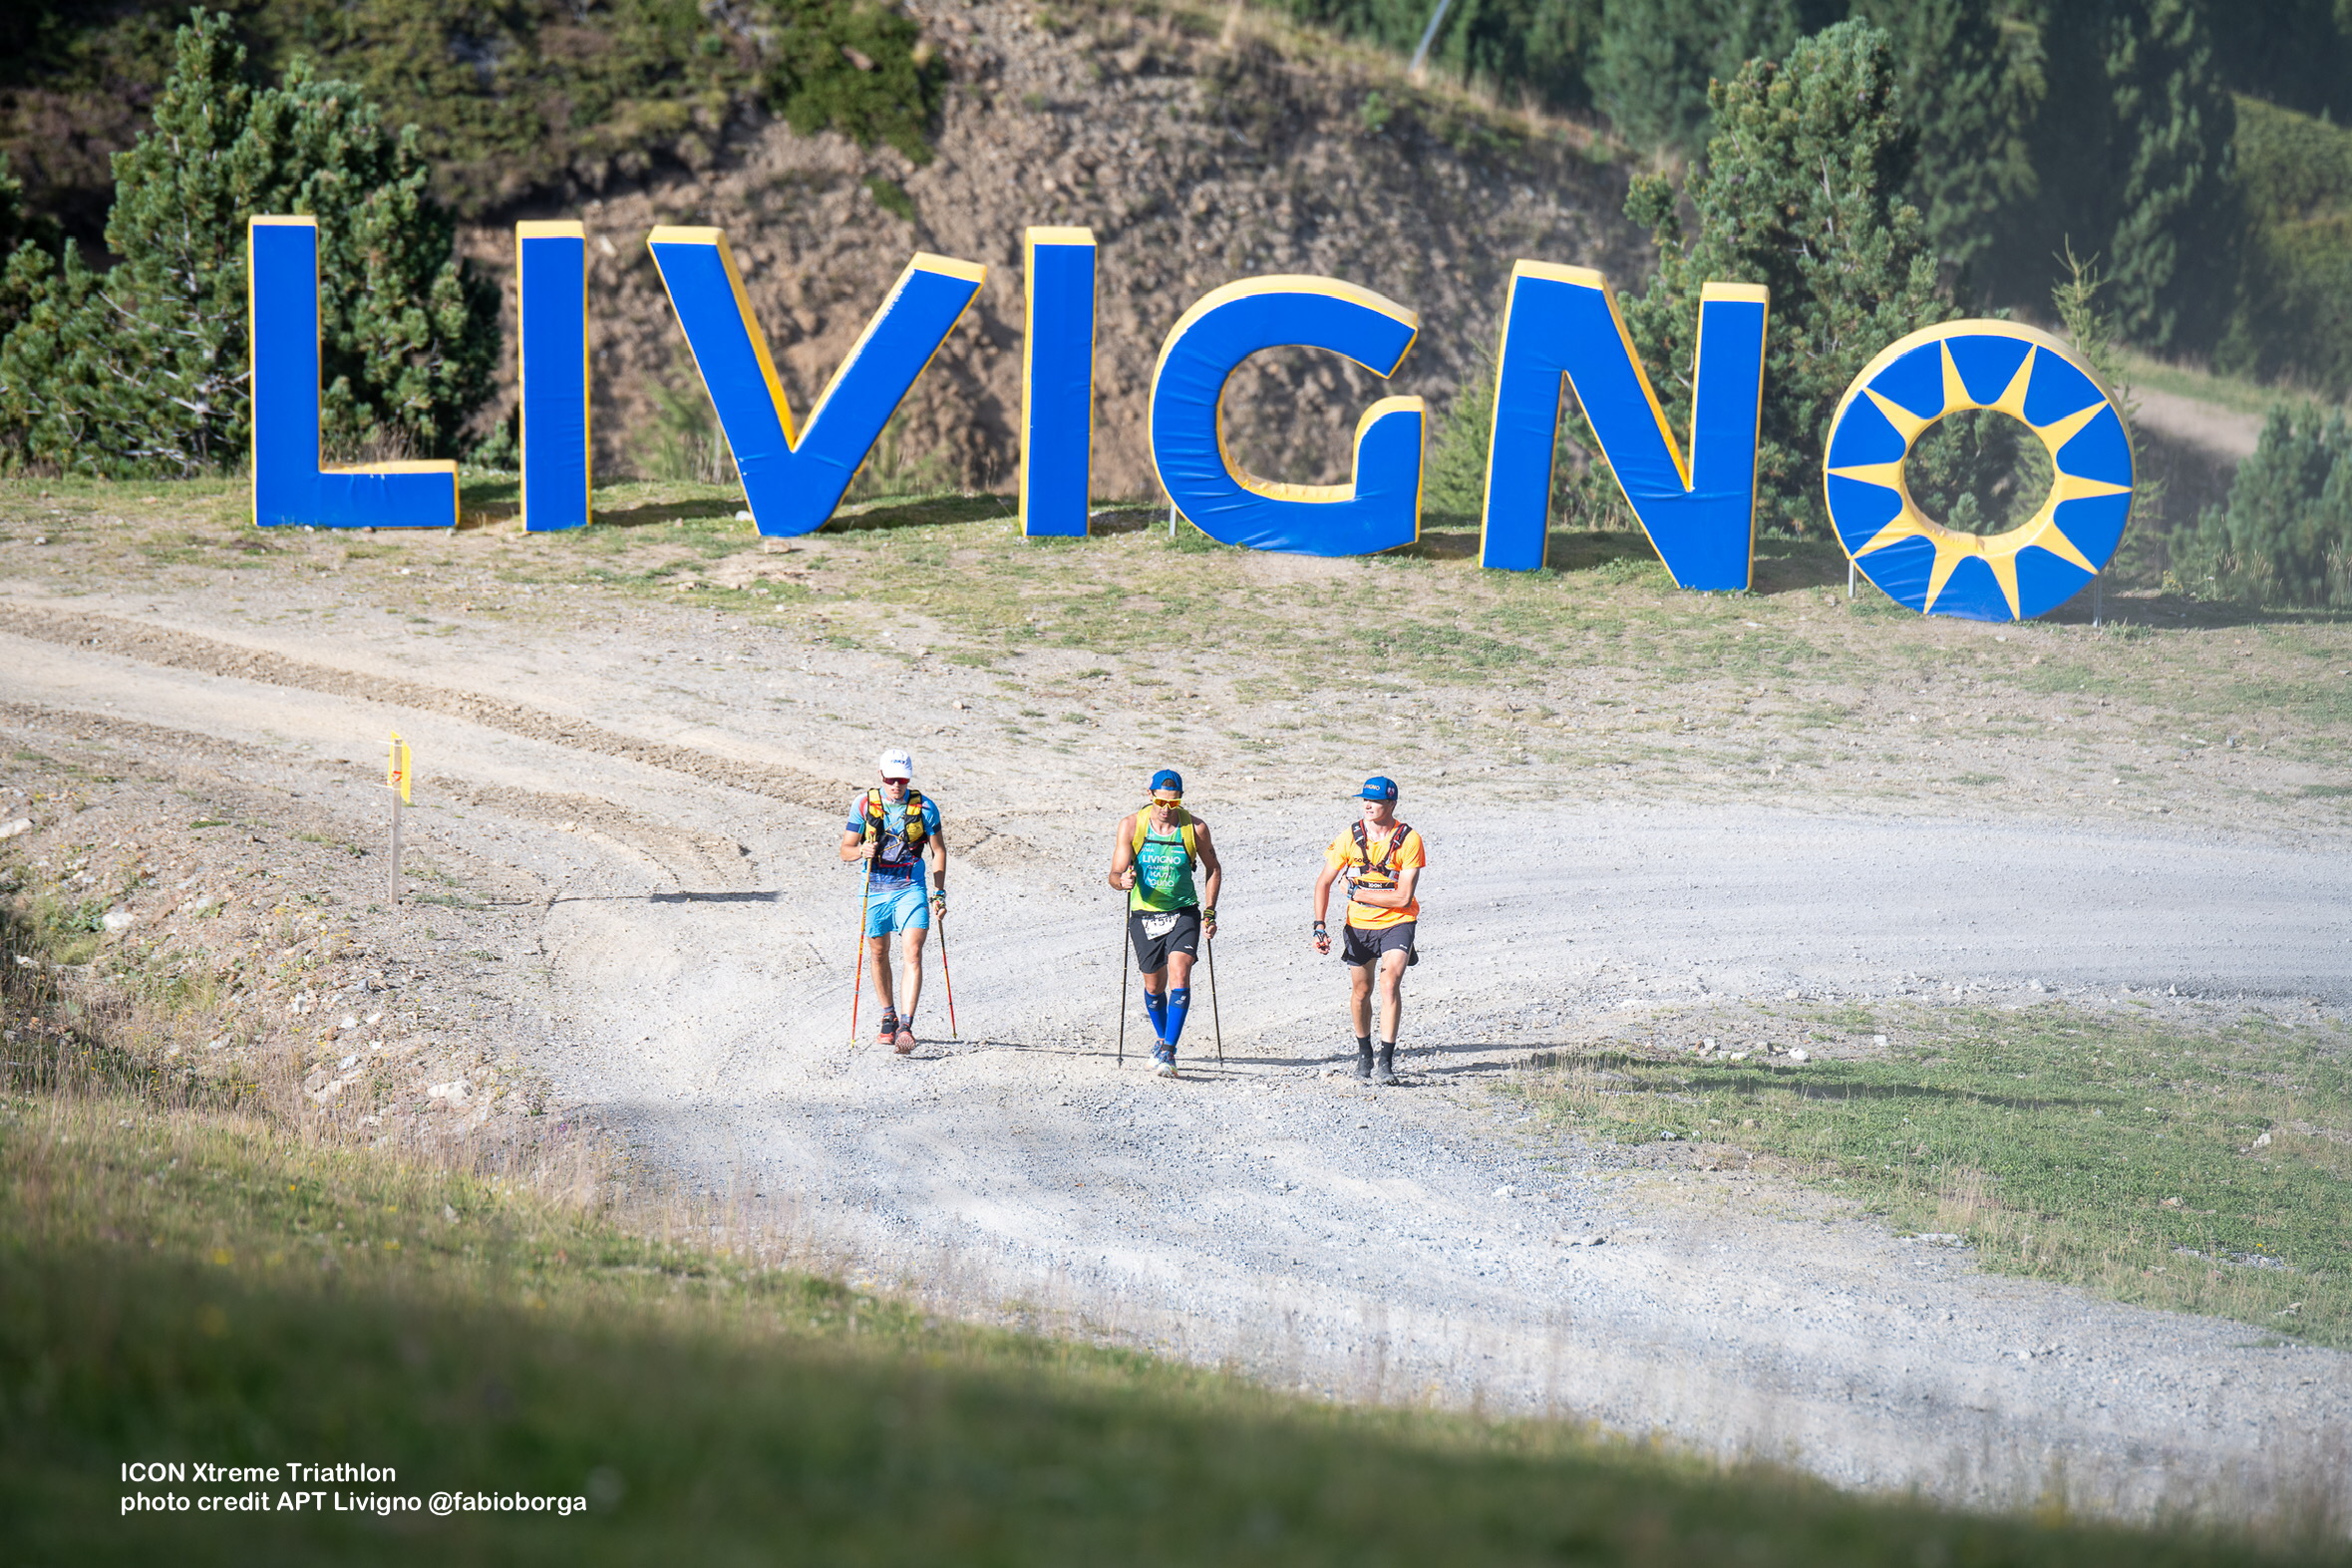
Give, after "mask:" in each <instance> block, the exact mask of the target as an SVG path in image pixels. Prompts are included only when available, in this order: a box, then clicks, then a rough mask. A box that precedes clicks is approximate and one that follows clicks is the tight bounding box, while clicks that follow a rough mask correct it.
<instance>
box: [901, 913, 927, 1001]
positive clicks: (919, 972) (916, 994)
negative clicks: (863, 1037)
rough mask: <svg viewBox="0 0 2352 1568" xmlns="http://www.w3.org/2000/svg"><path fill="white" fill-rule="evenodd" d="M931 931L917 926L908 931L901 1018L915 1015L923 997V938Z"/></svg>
mask: <svg viewBox="0 0 2352 1568" xmlns="http://www.w3.org/2000/svg"><path fill="white" fill-rule="evenodd" d="M930 934H931V933H930V932H929V931H928V930H927V929H925V928H924V927H922V926H916V927H915V928H914V929H913V930H912V931H909V932H907V933H906V986H905V990H906V1006H905V1007H904V1008H902V1009H900V1010H899V1013H898V1016H899V1017H900V1018H901V1019H911V1018H913V1017H914V1007H915V1004H916V1003H917V1002H920V1001H921V1000H922V999H923V940H924V939H925V938H926V937H928V936H929V935H930Z"/></svg>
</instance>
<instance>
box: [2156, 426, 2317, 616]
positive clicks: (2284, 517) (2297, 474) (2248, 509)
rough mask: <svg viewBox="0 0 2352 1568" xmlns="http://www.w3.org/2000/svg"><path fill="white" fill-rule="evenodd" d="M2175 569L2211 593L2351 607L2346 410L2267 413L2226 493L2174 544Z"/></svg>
mask: <svg viewBox="0 0 2352 1568" xmlns="http://www.w3.org/2000/svg"><path fill="white" fill-rule="evenodd" d="M2172 553H2173V571H2174V574H2175V575H2176V576H2177V577H2178V578H2179V579H2180V581H2181V582H2182V584H2183V586H2184V587H2186V588H2187V589H2188V590H2189V591H2190V592H2192V593H2195V594H2199V595H2201V596H2204V597H2207V598H2216V599H2235V600H2239V601H2241V602H2244V603H2248V604H2262V605H2276V606H2282V607H2292V608H2336V609H2341V608H2346V607H2352V423H2347V421H2346V419H2345V417H2344V412H2343V411H2342V410H2341V409H2337V410H2333V411H2328V412H2323V411H2321V410H2319V409H2316V408H2313V407H2310V406H2308V405H2302V406H2281V407H2279V408H2275V409H2273V410H2271V412H2270V418H2269V420H2268V421H2267V422H2266V423H2265V424H2264V425H2263V427H2262V439H2261V441H2260V442H2259V443H2258V444H2257V445H2256V446H2255V448H2254V453H2253V456H2252V457H2249V458H2247V459H2246V460H2245V462H2243V463H2241V464H2239V465H2238V466H2237V473H2236V476H2235V477H2234V478H2232V479H2231V480H2230V484H2229V498H2228V500H2227V501H2226V502H2225V503H2223V504H2222V505H2219V506H2208V507H2207V508H2205V510H2204V513H2203V514H2202V515H2201V516H2200V517H2199V518H2198V519H2197V523H2196V527H2195V529H2194V531H2193V532H2190V533H2188V534H2187V535H2186V536H2185V537H2177V538H2175V540H2174V541H2173V551H2172Z"/></svg>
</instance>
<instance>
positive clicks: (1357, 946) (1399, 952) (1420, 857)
mask: <svg viewBox="0 0 2352 1568" xmlns="http://www.w3.org/2000/svg"><path fill="white" fill-rule="evenodd" d="M1356 797H1357V798H1358V799H1360V800H1362V801H1363V802H1364V815H1363V819H1362V820H1361V821H1359V822H1357V823H1355V824H1354V825H1353V826H1351V827H1350V828H1349V829H1348V830H1347V831H1346V832H1344V833H1341V834H1340V835H1339V836H1338V837H1337V838H1334V839H1332V840H1331V846H1330V847H1329V848H1328V849H1325V850H1324V851H1323V874H1322V875H1321V876H1318V877H1316V878H1315V892H1314V897H1313V900H1312V902H1313V904H1314V909H1315V951H1316V952H1318V953H1328V952H1330V951H1331V932H1330V930H1329V929H1328V928H1327V927H1326V926H1325V925H1324V923H1323V922H1324V915H1325V913H1326V911H1328V910H1329V909H1330V907H1331V884H1332V883H1333V882H1335V881H1337V880H1339V879H1340V877H1342V876H1345V877H1346V878H1347V884H1348V907H1347V925H1346V927H1345V940H1344V941H1343V942H1342V944H1341V947H1340V957H1341V958H1342V959H1344V960H1345V961H1346V963H1347V966H1348V1022H1349V1023H1350V1024H1352V1025H1353V1026H1354V1027H1355V1033H1356V1077H1358V1078H1361V1079H1369V1080H1371V1081H1372V1082H1374V1083H1379V1084H1394V1083H1395V1082H1396V1081H1397V1026H1398V1024H1399V1023H1400V1022H1401V1021H1402V1020H1403V1018H1404V1016H1405V998H1404V993H1403V992H1402V991H1401V990H1400V989H1399V988H1400V986H1401V984H1402V982H1403V981H1404V978H1405V969H1406V966H1408V965H1410V964H1413V963H1415V962H1417V960H1416V959H1415V957H1414V954H1413V932H1414V928H1415V926H1416V925H1418V924H1419V922H1420V918H1421V902H1420V900H1419V899H1418V898H1417V897H1415V889H1416V888H1417V887H1418V886H1419V884H1420V881H1421V872H1422V868H1423V867H1424V866H1426V865H1427V864H1428V863H1429V856H1428V851H1427V848H1426V847H1425V846H1424V845H1423V843H1422V841H1421V835H1420V834H1419V833H1417V832H1415V831H1414V830H1413V829H1412V828H1410V827H1407V826H1406V825H1405V824H1404V823H1403V822H1400V821H1398V820H1397V782H1396V781H1395V780H1394V779H1380V778H1373V779H1367V780H1365V781H1364V787H1363V788H1362V789H1361V790H1359V791H1358V792H1357V796H1356ZM1375 980H1377V981H1378V983H1379V986H1380V1011H1381V1017H1380V1063H1379V1066H1378V1068H1377V1069H1375V1068H1374V1065H1373V1061H1372V987H1373V984H1374V982H1375Z"/></svg>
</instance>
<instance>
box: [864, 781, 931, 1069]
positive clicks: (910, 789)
mask: <svg viewBox="0 0 2352 1568" xmlns="http://www.w3.org/2000/svg"><path fill="white" fill-rule="evenodd" d="M880 767H881V775H882V782H881V785H880V787H878V788H873V789H868V790H866V791H865V793H863V794H862V795H859V796H858V797H857V798H856V799H853V800H851V801H850V802H849V819H848V820H847V821H846V822H844V823H842V824H841V858H842V859H843V860H846V861H857V860H864V861H867V862H868V871H867V876H868V881H867V883H866V902H865V962H866V965H867V967H868V969H869V970H870V971H871V973H872V975H873V991H874V995H875V996H876V997H878V998H879V999H880V1000H881V1004H882V1026H881V1036H880V1043H881V1044H882V1045H885V1046H888V1047H890V1048H891V1049H893V1050H895V1051H896V1052H897V1053H898V1054H899V1055H900V1056H904V1055H906V1053H908V1052H909V1051H912V1050H913V1049H914V1043H915V1042H914V1009H915V1004H916V1003H917V1002H919V1001H921V1000H922V994H923V941H924V939H925V938H926V937H928V936H929V935H930V934H931V916H932V914H933V912H934V911H935V912H937V913H938V914H940V915H945V914H946V913H947V840H946V839H945V838H944V837H943V836H942V835H941V834H940V831H939V805H938V802H937V801H935V800H929V799H925V798H924V797H923V795H922V792H921V791H920V790H918V789H916V788H915V787H914V756H913V754H912V753H909V752H901V751H889V752H884V753H883V754H882V757H881V764H880ZM926 860H928V861H929V862H930V871H931V888H930V892H929V895H928V896H925V894H924V891H923V863H924V861H926ZM893 935H898V936H900V937H901V938H902V940H903V944H904V948H905V954H906V977H905V978H906V985H905V988H904V989H905V995H906V1008H905V1011H903V1012H901V1011H899V1010H898V1008H897V1007H896V1006H895V1004H894V997H895V993H894V991H893V990H892V987H891V985H890V938H891V937H892V936H893Z"/></svg>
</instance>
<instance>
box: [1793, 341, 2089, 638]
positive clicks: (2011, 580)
mask: <svg viewBox="0 0 2352 1568" xmlns="http://www.w3.org/2000/svg"><path fill="white" fill-rule="evenodd" d="M1962 409H1997V410H1999V411H2000V412H2001V413H2003V414H2007V415H2011V416H2013V417H2014V418H2016V419H2019V420H2022V421H2023V422H2024V423H2025V424H2026V426H2027V427H2028V428H2030V429H2031V430H2032V431H2033V433H2034V434H2035V435H2036V436H2038V437H2040V438H2041V441H2042V445H2043V446H2044V447H2045V448H2047V449H2048V450H2049V453H2050V464H2051V467H2052V468H2054V469H2056V470H2057V477H2056V479H2055V480H2054V482H2053V483H2052V484H2051V486H2050V494H2049V497H2048V499H2046V500H2044V501H2043V502H2042V506H2041V509H2040V510H2039V511H2037V512H2035V513H2034V514H2033V515H2032V516H2031V517H2029V518H2027V519H2026V520H2025V521H2024V522H2023V523H2021V524H2020V525H2018V526H2017V527H2014V528H2011V529H2009V530H2008V531H2007V532H2004V533H1990V534H1977V533H1962V532H1960V531H1959V530H1958V529H1955V528H1947V527H1945V526H1944V525H1943V524H1942V523H1941V522H1939V521H1937V520H1936V519H1934V518H1932V517H1929V516H1928V515H1926V514H1925V513H1924V512H1922V511H1920V510H1919V508H1918V506H1917V505H1916V504H1915V503H1914V502H1913V501H1912V500H1911V492H1910V490H1909V488H1908V487H1907V486H1906V485H1905V484H1904V483H1903V460H1904V458H1906V457H1908V456H1909V455H1910V451H1911V443H1913V442H1915V441H1917V440H1918V439H1919V435H1920V433H1921V432H1922V431H1924V430H1926V429H1927V427H1928V426H1930V425H1932V424H1934V423H1935V422H1936V421H1937V420H1939V419H1941V418H1943V417H1944V416H1945V415H1946V414H1955V413H1958V412H1959V411H1960V410H1962ZM1822 470H1823V482H1824V484H1825V486H1826V488H1827V491H1828V497H1827V498H1828V501H1829V506H1830V522H1831V525H1832V526H1834V527H1835V528H1837V530H1838V542H1839V543H1841V544H1843V545H1845V546H1846V553H1847V554H1848V556H1850V557H1851V558H1852V560H1853V563H1854V565H1855V566H1857V567H1859V568H1860V569H1861V572H1862V575H1864V576H1865V577H1868V578H1869V579H1870V581H1871V582H1873V583H1875V584H1877V585H1878V587H1879V588H1881V589H1883V590H1884V591H1885V593H1886V596H1887V597H1888V598H1890V599H1892V600H1894V602H1895V603H1897V604H1900V605H1902V606H1904V607H1905V608H1906V609H1912V610H1917V611H1918V612H1920V613H1921V614H1922V615H1953V616H1959V617H1962V618H1964V619H1967V620H1972V621H2022V620H2030V619H2031V618H2033V617H2034V616H2037V615H2041V614H2045V613H2047V612H2048V611H2051V610H2054V609H2056V608H2057V607H2058V606H2059V605H2061V604H2064V603H2065V602H2066V601H2067V600H2069V599H2071V598H2073V597H2074V596H2075V594H2076V593H2078V592H2080V591H2081V589H2082V587H2083V585H2084V584H2085V583H2087V582H2089V581H2090V580H2091V579H2092V578H2093V577H2095V576H2097V575H2098V574H2099V573H2100V572H2101V571H2102V570H2103V569H2105V567H2106V565H2107V563H2108V561H2109V560H2110V559H2111V558H2113V556H2114V555H2115V550H2116V546H2117V545H2118V544H2119V543H2121V542H2122V541H2123V537H2124V524H2125V523H2127V522H2128V521H2130V520H2131V516H2132V443H2131V440H2130V438H2129V437H2127V436H2126V435H2125V434H2124V422H2123V416H2122V414H2121V413H2120V412H2119V411H2118V410H2117V408H2116V406H2115V402H2114V400H2113V399H2112V398H2110V397H2109V396H2108V395H2107V393H2106V392H2105V391H2104V390H2102V389H2101V387H2100V385H2099V383H2098V381H2097V380H2096V379H2095V378H2094V377H2093V376H2092V374H2091V368H2090V367H2089V366H2088V365H2085V364H2084V363H2083V362H2082V360H2081V359H2079V358H2077V357H2076V355H2075V353H2074V351H2073V350H2072V349H2070V348H2068V347H2067V346H2066V345H2065V344H2063V343H2061V342H2059V341H2058V340H2057V339H2056V338H2053V337H2051V336H2050V335H2049V334H2048V333H2045V332H2036V331H2035V330H2034V329H2033V328H2031V327H2021V326H2018V325H2016V324H2015V323H2013V322H2007V321H1947V322H1945V323H1944V324H1943V325H1942V326H1939V327H1926V328H1923V329H1921V330H1920V331H1917V332H1914V333H1912V334H1911V335H1910V336H1909V337H1906V338H1904V339H1902V340H1901V341H1899V342H1897V343H1894V344H1892V345H1891V346H1889V347H1888V348H1887V349H1886V350H1885V352H1883V353H1881V354H1880V355H1879V356H1878V357H1877V358H1876V359H1874V360H1872V361H1870V363H1869V364H1868V365H1866V366H1864V367H1863V368H1862V373H1861V374H1860V375H1858V376H1856V377H1854V379H1853V385H1852V386H1850V387H1848V388H1847V389H1846V396H1845V398H1844V399H1843V400H1842V401H1841V402H1840V403H1839V405H1838V416H1837V418H1836V419H1834V420H1833V421H1831V423H1830V440H1829V445H1828V448H1827V450H1826V451H1825V453H1824V454H1823V459H1822Z"/></svg>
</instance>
